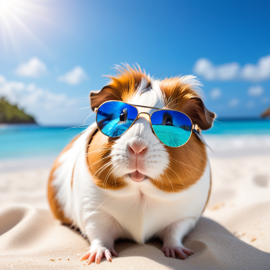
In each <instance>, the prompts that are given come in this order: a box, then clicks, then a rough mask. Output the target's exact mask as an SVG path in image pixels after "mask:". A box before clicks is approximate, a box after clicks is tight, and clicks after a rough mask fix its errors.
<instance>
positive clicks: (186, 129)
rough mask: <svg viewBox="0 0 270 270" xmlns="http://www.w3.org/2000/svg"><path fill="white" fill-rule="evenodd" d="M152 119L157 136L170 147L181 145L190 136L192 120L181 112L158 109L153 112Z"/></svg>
mask: <svg viewBox="0 0 270 270" xmlns="http://www.w3.org/2000/svg"><path fill="white" fill-rule="evenodd" d="M151 121H152V126H153V129H154V131H155V133H156V135H157V137H158V138H159V139H160V140H161V141H162V142H163V143H164V144H166V145H168V146H170V147H179V146H181V145H183V144H185V143H186V142H187V141H188V139H189V137H190V134H191V129H192V123H191V120H190V119H189V117H188V116H186V115H185V114H183V113H181V112H177V111H169V110H166V111H165V110H164V111H163V110H162V111H156V112H154V113H153V114H152V116H151Z"/></svg>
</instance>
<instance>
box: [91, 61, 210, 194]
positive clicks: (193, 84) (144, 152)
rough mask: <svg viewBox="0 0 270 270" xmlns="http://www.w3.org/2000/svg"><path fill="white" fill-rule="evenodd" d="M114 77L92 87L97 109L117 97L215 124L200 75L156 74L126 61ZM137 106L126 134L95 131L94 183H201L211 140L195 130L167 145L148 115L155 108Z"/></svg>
mask: <svg viewBox="0 0 270 270" xmlns="http://www.w3.org/2000/svg"><path fill="white" fill-rule="evenodd" d="M110 79H111V82H110V83H109V84H108V85H107V86H105V87H103V89H102V90H101V91H99V92H98V93H95V92H91V93H90V99H91V107H92V109H93V110H94V109H95V108H98V107H99V106H100V105H101V104H102V103H104V102H106V101H110V100H117V101H124V102H127V103H130V104H137V105H144V106H150V107H156V108H161V109H162V108H167V109H172V110H177V111H180V112H183V113H185V114H186V115H188V116H189V117H190V119H191V120H192V122H193V124H197V125H198V126H199V128H200V129H202V130H205V129H209V128H210V127H211V126H212V123H213V120H214V118H215V114H214V113H212V112H210V111H208V110H207V109H206V107H205V106H204V103H203V101H202V100H201V98H200V97H199V95H198V93H197V91H196V89H197V87H198V85H199V82H198V81H196V80H195V77H194V76H183V77H174V78H167V79H164V80H155V79H153V78H151V77H150V76H149V75H146V74H145V72H143V71H142V70H141V69H140V68H139V67H138V68H131V67H130V66H126V67H125V68H120V69H118V74H117V75H116V76H114V77H112V76H110ZM137 109H138V112H139V117H138V119H137V120H136V121H135V123H134V124H133V125H132V126H131V127H130V128H129V129H128V130H127V131H126V132H125V133H124V134H123V135H122V136H120V137H117V138H110V137H107V136H106V135H104V134H103V133H101V132H100V131H98V132H96V133H95V135H94V136H93V138H92V140H91V142H90V144H89V147H88V150H87V151H88V153H87V162H88V166H89V170H90V173H91V174H92V175H93V181H94V183H95V184H96V185H97V186H99V187H100V188H106V189H113V190H116V189H121V188H124V187H125V186H126V185H129V184H133V185H134V183H136V184H137V185H138V186H139V185H140V184H142V183H143V182H144V181H150V183H151V184H152V185H153V186H154V187H155V188H158V189H160V190H163V191H164V192H179V191H181V190H183V189H186V188H188V187H190V186H191V185H193V184H195V183H196V182H197V181H198V180H199V179H200V177H201V176H202V174H203V172H204V169H205V167H206V162H207V157H206V149H205V145H204V144H203V143H202V142H201V141H200V140H199V139H198V138H197V136H196V135H195V133H194V131H192V134H191V137H190V139H189V141H188V142H187V143H186V144H185V145H183V146H181V147H176V148H175V147H169V146H166V145H164V144H163V143H162V142H161V141H160V140H159V139H158V138H157V137H156V135H155V134H154V132H153V130H152V127H151V123H150V118H149V116H148V115H147V114H149V115H151V113H152V112H153V111H155V109H151V108H143V107H137ZM141 112H146V113H147V114H143V113H141ZM140 113H141V114H140ZM119 117H120V115H119Z"/></svg>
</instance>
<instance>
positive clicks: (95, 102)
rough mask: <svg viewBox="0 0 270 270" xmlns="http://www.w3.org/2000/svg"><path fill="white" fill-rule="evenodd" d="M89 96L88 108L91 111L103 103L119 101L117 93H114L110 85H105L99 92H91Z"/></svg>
mask: <svg viewBox="0 0 270 270" xmlns="http://www.w3.org/2000/svg"><path fill="white" fill-rule="evenodd" d="M89 96H90V106H91V109H92V110H93V111H94V109H95V108H98V107H99V106H100V105H101V104H102V103H104V102H105V101H108V100H119V99H120V98H119V97H118V96H117V91H115V89H114V87H113V86H111V85H106V86H104V87H103V88H102V89H101V90H99V91H91V92H90V95H89Z"/></svg>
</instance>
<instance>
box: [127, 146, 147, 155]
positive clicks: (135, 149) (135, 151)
mask: <svg viewBox="0 0 270 270" xmlns="http://www.w3.org/2000/svg"><path fill="white" fill-rule="evenodd" d="M127 148H128V152H129V153H130V154H132V155H144V154H145V153H146V152H147V146H145V145H144V144H143V143H132V144H129V145H128V146H127Z"/></svg>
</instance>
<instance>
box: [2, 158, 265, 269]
mask: <svg viewBox="0 0 270 270" xmlns="http://www.w3.org/2000/svg"><path fill="white" fill-rule="evenodd" d="M210 161H211V166H212V172H213V188H212V195H211V198H210V201H209V204H208V207H207V209H206V211H205V212H204V215H203V217H202V218H201V219H200V220H199V222H198V223H197V226H196V227H195V229H194V230H193V231H192V232H191V233H190V234H189V235H188V236H187V237H186V238H185V241H184V245H185V246H186V247H187V248H190V249H192V250H193V251H195V254H194V255H192V256H190V257H189V258H188V259H187V260H184V261H182V260H180V259H173V258H166V257H165V255H164V254H163V253H162V251H161V247H162V243H161V242H160V241H158V240H156V241H152V242H150V243H147V244H146V245H138V244H136V243H133V242H130V241H119V242H117V243H116V247H115V248H116V251H117V252H118V253H119V255H120V256H119V257H118V258H114V259H113V262H112V263H109V262H107V261H105V260H103V261H102V262H101V264H100V265H95V264H92V265H90V266H87V265H86V262H80V260H79V258H80V257H81V256H82V255H83V254H84V253H85V252H86V251H87V250H88V248H89V243H88V242H87V240H86V239H84V238H83V237H82V236H81V235H80V234H79V233H78V232H76V231H74V230H72V229H70V228H69V227H66V226H63V225H61V224H60V223H59V222H58V221H57V220H55V219H54V218H53V216H52V214H51V212H50V211H49V207H48V204H47V200H46V184H47V178H48V175H49V168H46V169H36V170H24V171H22V170H20V171H15V172H8V171H5V172H3V173H0V206H1V207H0V269H50V268H51V267H52V268H53V269H119V270H120V269H208V270H209V269H268V270H269V269H270V155H257V156H252V157H249V156H245V157H236V158H232V157H231V158H222V159H218V158H215V157H211V160H210Z"/></svg>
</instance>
